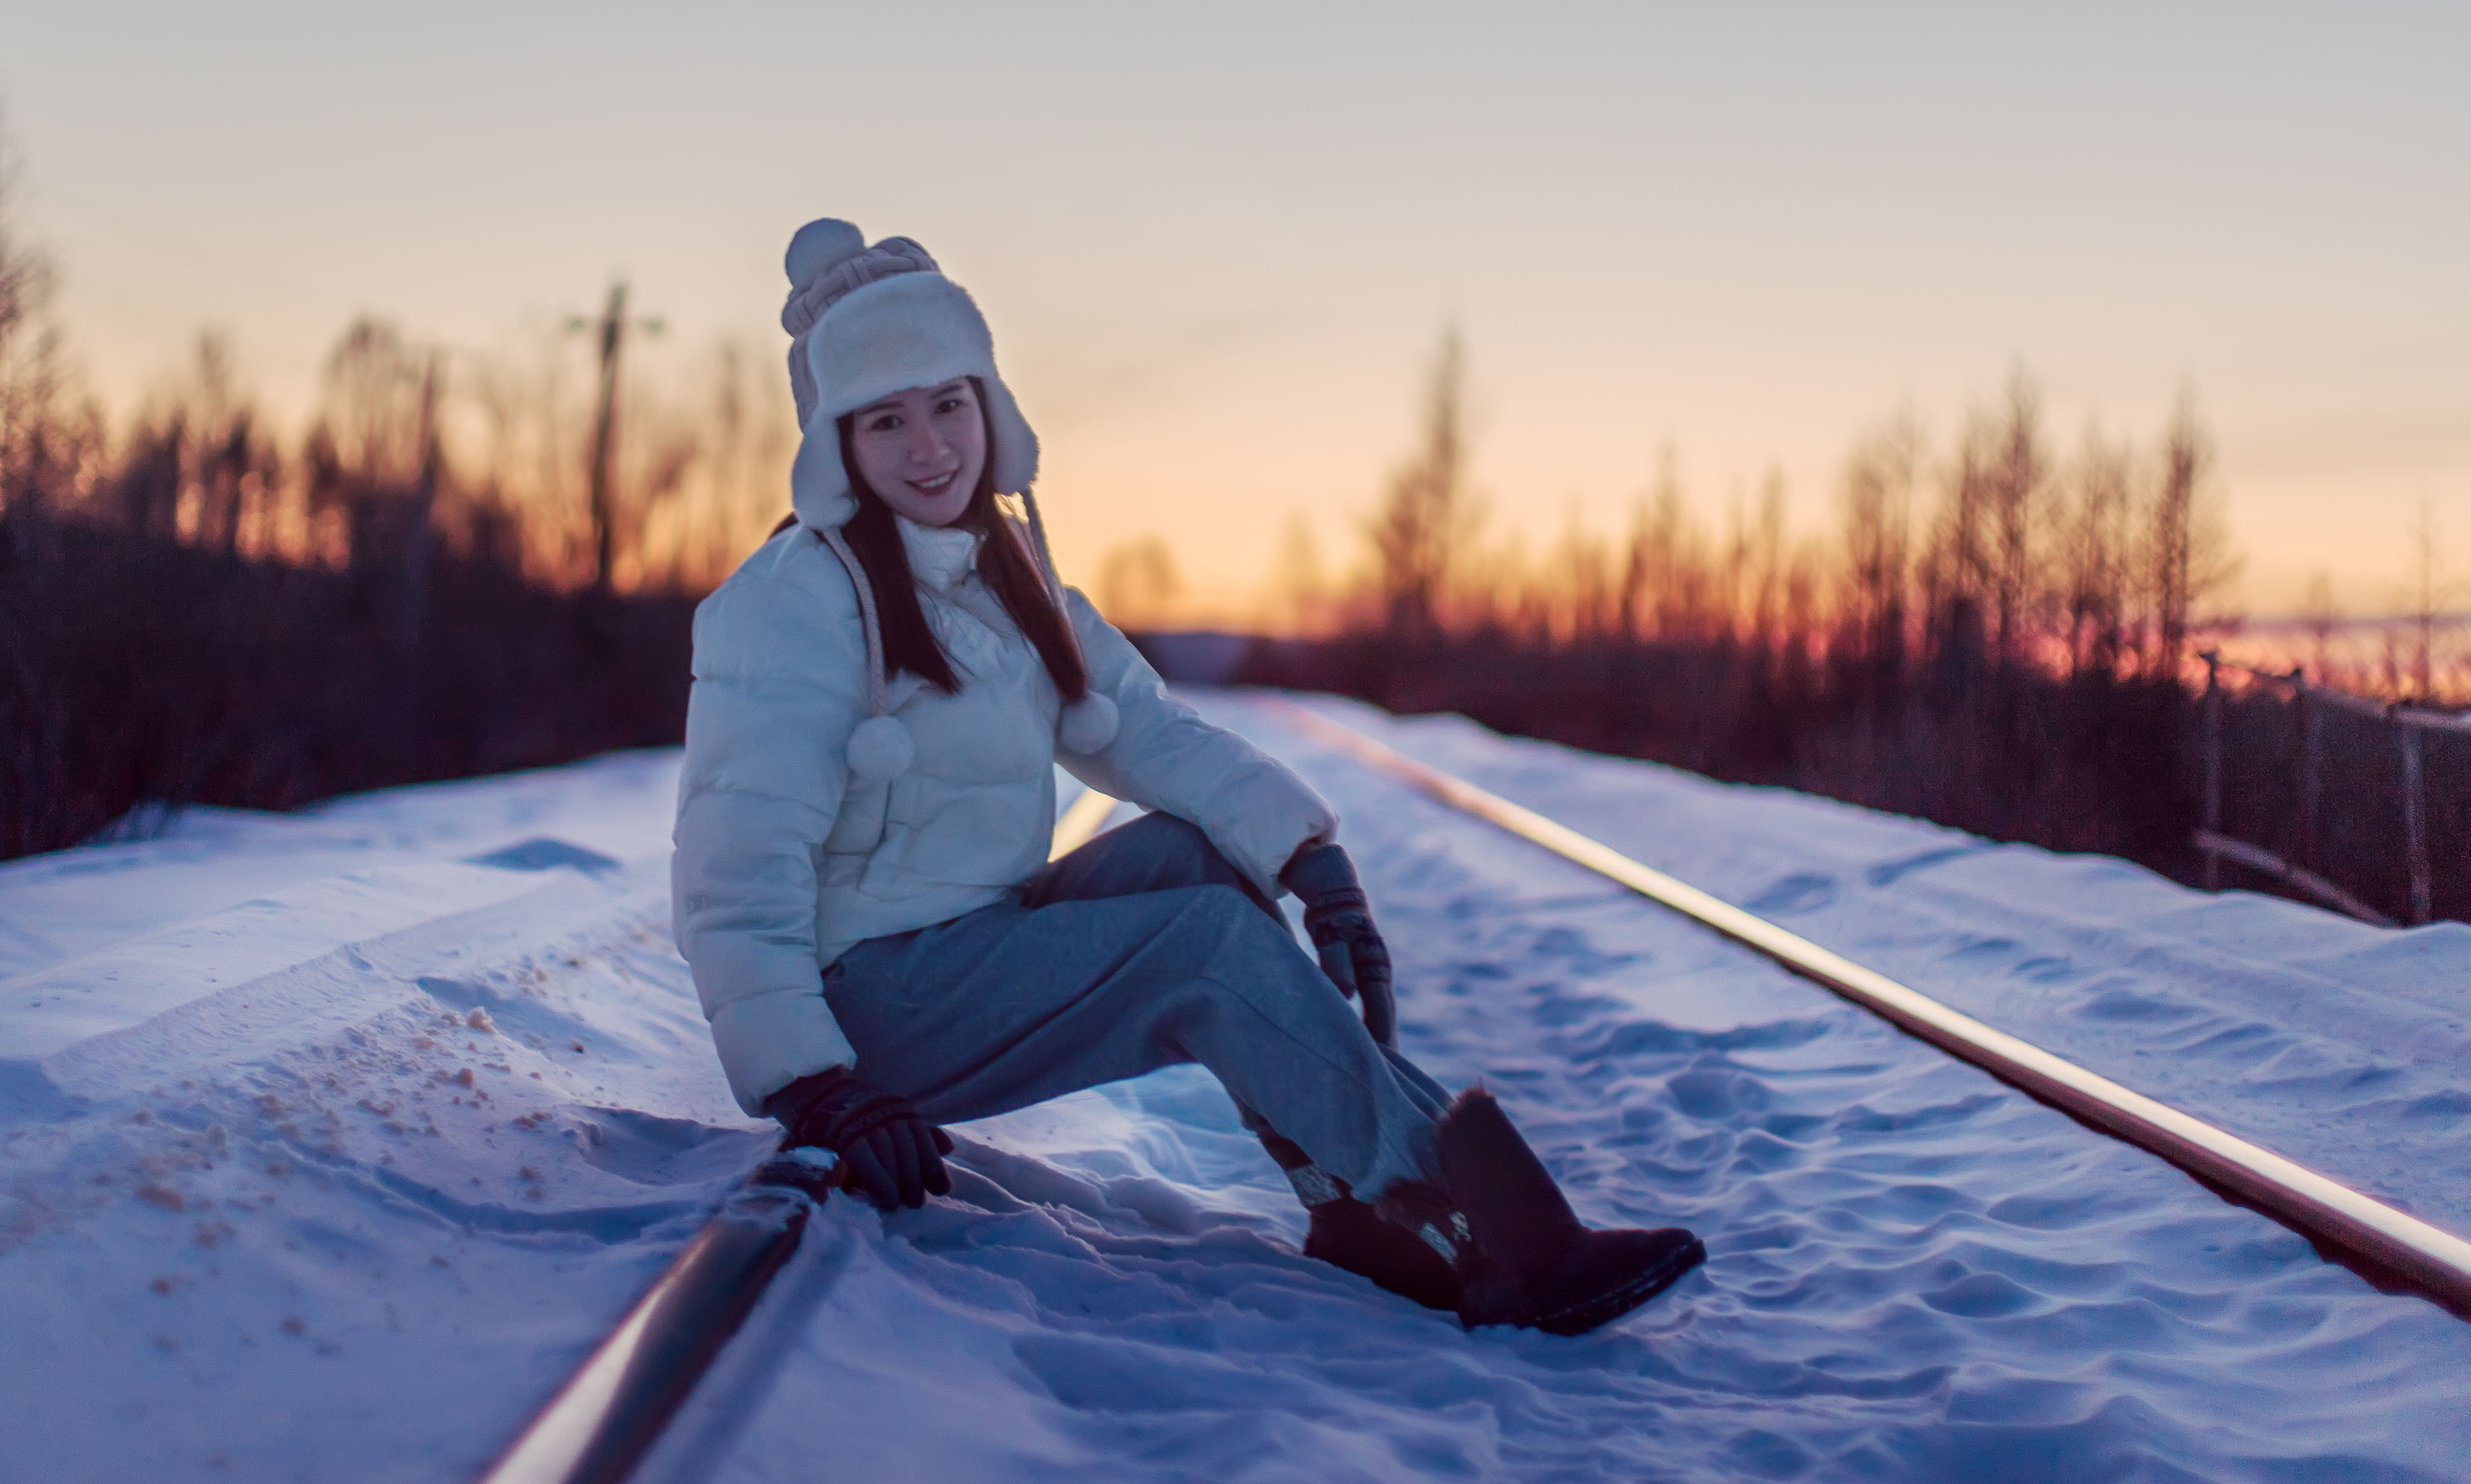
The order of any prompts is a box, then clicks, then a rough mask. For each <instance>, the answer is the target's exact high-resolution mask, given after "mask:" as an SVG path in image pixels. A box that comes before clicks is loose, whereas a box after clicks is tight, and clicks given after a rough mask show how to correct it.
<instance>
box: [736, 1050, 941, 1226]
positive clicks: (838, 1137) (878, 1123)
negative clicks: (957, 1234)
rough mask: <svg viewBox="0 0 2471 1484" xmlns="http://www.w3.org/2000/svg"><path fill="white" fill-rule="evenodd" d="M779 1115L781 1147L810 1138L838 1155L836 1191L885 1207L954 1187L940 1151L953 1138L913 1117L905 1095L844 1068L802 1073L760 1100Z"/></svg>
mask: <svg viewBox="0 0 2471 1484" xmlns="http://www.w3.org/2000/svg"><path fill="white" fill-rule="evenodd" d="M764 1111H765V1113H766V1114H769V1115H770V1116H771V1117H773V1118H775V1119H780V1120H781V1126H782V1127H783V1128H784V1129H787V1130H788V1135H787V1137H785V1138H784V1139H783V1140H782V1141H781V1147H783V1148H785V1149H791V1148H796V1147H797V1146H799V1145H801V1144H810V1145H812V1146H814V1147H816V1148H819V1149H830V1150H832V1151H833V1153H835V1154H836V1155H838V1156H839V1157H840V1161H841V1170H842V1174H841V1189H843V1190H853V1189H855V1190H862V1191H864V1192H865V1194H866V1196H867V1198H868V1199H869V1200H872V1201H873V1202H875V1204H876V1205H877V1206H879V1207H881V1208H883V1210H885V1211H890V1210H891V1209H892V1208H893V1206H894V1205H895V1204H899V1205H903V1206H906V1207H908V1208H909V1209H910V1210H912V1211H915V1210H917V1209H918V1208H919V1207H921V1206H924V1205H926V1204H927V1197H928V1196H929V1195H930V1194H932V1195H950V1194H952V1193H953V1177H952V1175H951V1174H950V1173H949V1172H947V1171H946V1170H945V1168H944V1156H945V1155H947V1154H950V1153H952V1152H953V1136H952V1135H950V1134H947V1133H945V1132H944V1131H943V1130H942V1129H940V1128H937V1127H936V1126H935V1125H934V1124H932V1123H930V1122H928V1121H927V1120H926V1119H922V1118H920V1117H919V1116H918V1112H917V1110H916V1109H914V1108H912V1107H910V1106H909V1099H907V1098H906V1097H901V1096H897V1095H893V1094H891V1093H887V1092H884V1091H883V1089H881V1088H878V1087H875V1086H873V1085H872V1084H870V1083H868V1082H866V1081H864V1080H862V1079H860V1078H859V1075H858V1074H857V1073H856V1072H852V1071H850V1070H849V1069H848V1068H847V1067H834V1068H831V1069H829V1070H827V1071H824V1072H816V1073H815V1074H813V1075H812V1076H806V1077H800V1078H799V1079H798V1080H797V1081H795V1082H792V1083H790V1084H789V1085H788V1087H785V1088H783V1089H781V1091H779V1092H777V1093H775V1094H773V1095H771V1096H770V1097H768V1098H766V1099H765V1103H764Z"/></svg>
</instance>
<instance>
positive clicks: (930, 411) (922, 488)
mask: <svg viewBox="0 0 2471 1484" xmlns="http://www.w3.org/2000/svg"><path fill="white" fill-rule="evenodd" d="M850 434H851V436H850V451H851V453H852V454H853V455H854V456H855V457H856V459H857V461H858V467H857V468H855V469H853V470H851V471H850V472H851V473H853V474H855V475H857V476H858V478H859V480H860V481H862V482H863V483H865V485H866V487H867V488H869V489H871V490H874V491H875V492H876V493H877V494H878V495H879V496H881V497H882V498H883V503H884V504H886V505H888V506H892V508H893V509H894V510H895V511H896V512H898V513H900V514H902V515H906V516H907V517H909V519H911V520H913V521H916V522H917V523H918V524H919V525H921V526H949V525H951V524H952V523H953V522H954V521H956V520H958V519H960V517H961V513H962V512H963V511H964V510H966V509H968V508H969V505H970V501H971V499H972V498H973V497H975V496H976V495H977V488H978V476H979V475H980V474H981V473H982V472H983V471H984V470H985V468H986V466H987V432H986V414H985V413H984V412H981V411H979V408H978V394H977V389H976V388H975V387H973V386H971V385H970V382H969V379H968V378H967V377H962V378H959V379H957V380H954V381H949V382H945V383H943V384H942V385H941V386H935V387H912V388H910V389H908V390H906V391H897V392H894V393H893V394H892V395H891V396H888V397H885V398H884V399H883V400H882V401H880V402H876V403H873V404H871V405H870V406H868V407H865V408H863V409H861V410H859V412H856V413H854V414H853V415H852V418H851V424H850Z"/></svg>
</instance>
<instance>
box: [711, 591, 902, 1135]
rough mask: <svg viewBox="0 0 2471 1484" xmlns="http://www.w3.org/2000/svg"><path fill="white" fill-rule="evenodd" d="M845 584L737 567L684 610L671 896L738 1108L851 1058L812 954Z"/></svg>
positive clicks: (853, 701) (844, 739)
mask: <svg viewBox="0 0 2471 1484" xmlns="http://www.w3.org/2000/svg"><path fill="white" fill-rule="evenodd" d="M770 555H771V554H761V555H759V557H758V558H757V560H758V561H761V560H764V559H765V557H767V556H770ZM752 565H753V564H752V563H750V567H751V566H752ZM776 565H777V564H776ZM835 575H836V574H835ZM847 585H848V584H847V582H846V581H843V582H842V583H841V590H840V591H838V592H835V590H834V589H833V587H832V585H831V584H828V583H821V582H818V583H815V584H812V585H808V584H805V583H801V582H796V581H793V580H790V579H789V578H788V577H786V576H784V575H780V574H778V573H759V572H755V571H741V574H740V575H739V576H737V577H733V578H731V579H730V580H729V581H728V582H726V583H724V584H722V586H721V588H720V589H719V590H718V592H716V593H714V594H713V595H712V597H710V598H708V599H706V600H705V601H704V602H703V604H702V605H701V606H700V607H699V608H697V609H696V610H695V621H694V688H693V689H692V690H691V691H690V692H689V694H688V699H687V742H686V757H685V762H684V765H683V766H682V768H681V770H680V773H679V777H678V819H677V830H676V833H675V836H673V842H674V843H675V845H676V847H677V848H676V853H675V854H674V855H673V856H672V857H671V907H672V911H673V922H674V924H675V929H676V933H677V943H678V951H679V952H680V953H681V954H685V956H686V960H687V963H688V965H689V966H690V967H692V968H693V969H694V982H695V993H696V995H697V996H698V997H699V998H700V999H701V1000H702V1001H703V1012H704V1017H705V1019H707V1020H709V1021H710V1022H711V1023H712V1039H713V1046H714V1048H716V1049H717V1050H718V1052H719V1053H720V1064H721V1068H722V1070H723V1071H724V1072H727V1073H728V1074H729V1085H730V1090H731V1091H732V1092H734V1093H735V1094H737V1095H738V1104H739V1106H740V1107H741V1108H743V1109H745V1110H746V1112H747V1113H748V1114H749V1115H750V1116H752V1115H757V1114H760V1113H761V1112H762V1111H763V1106H764V1099H765V1098H766V1097H768V1096H770V1095H772V1094H774V1093H776V1092H778V1091H780V1090H781V1089H782V1088H784V1087H786V1086H788V1084H789V1083H790V1082H792V1081H795V1080H796V1079H797V1078H799V1077H802V1076H805V1075H807V1074H808V1073H810V1072H821V1071H823V1070H824V1069H826V1068H828V1067H835V1066H847V1065H850V1064H851V1063H853V1062H855V1061H856V1060H857V1055H856V1053H855V1052H854V1051H853V1050H852V1049H851V1048H850V1043H849V1039H848V1038H847V1037H846V1036H844V1035H842V1034H841V1028H840V1025H838V1024H837V1023H836V1022H835V1021H834V1019H833V1013H832V1010H831V1009H830V1008H829V1007H828V1006H827V1005H826V1004H825V1003H824V997H823V984H822V980H821V976H820V973H819V970H818V965H817V964H816V962H815V869H816V861H817V859H818V856H819V854H820V852H821V850H822V848H823V842H824V839H825V837H826V836H828V835H830V834H831V833H832V828H833V821H834V819H835V816H836V815H837V814H838V813H839V810H840V801H841V792H842V789H843V787H844V786H845V785H846V783H847V782H848V778H847V772H846V769H847V766H848V765H847V763H846V761H845V757H846V753H847V750H848V746H849V738H850V733H851V731H852V730H853V729H855V728H856V726H857V725H858V723H859V720H860V719H862V715H863V706H864V699H863V697H864V685H865V681H864V670H865V665H864V660H863V658H862V655H863V653H864V649H863V645H864V639H863V638H862V636H861V634H860V631H859V627H858V611H857V609H858V605H857V601H856V598H855V596H854V595H852V594H851V593H849V592H848V591H847V590H846V589H847Z"/></svg>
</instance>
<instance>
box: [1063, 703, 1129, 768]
mask: <svg viewBox="0 0 2471 1484" xmlns="http://www.w3.org/2000/svg"><path fill="white" fill-rule="evenodd" d="M1117 719H1118V718H1117V716H1116V703H1115V702H1114V701H1111V700H1109V699H1108V698H1107V697H1105V696H1103V695H1099V694H1098V693H1097V692H1095V691H1093V692H1091V693H1090V694H1089V695H1084V696H1082V697H1081V698H1080V699H1079V700H1077V701H1074V702H1073V703H1072V704H1071V705H1070V706H1067V707H1065V708H1064V718H1063V722H1062V724H1060V725H1059V726H1057V727H1056V729H1055V740H1056V742H1059V743H1061V744H1062V746H1063V748H1064V750H1065V751H1067V752H1070V753H1073V754H1075V755H1076V756H1087V755H1088V754H1090V753H1093V752H1096V751H1097V750H1098V749H1100V748H1101V747H1104V746H1106V745H1107V743H1109V742H1114V741H1115V740H1116V726H1117Z"/></svg>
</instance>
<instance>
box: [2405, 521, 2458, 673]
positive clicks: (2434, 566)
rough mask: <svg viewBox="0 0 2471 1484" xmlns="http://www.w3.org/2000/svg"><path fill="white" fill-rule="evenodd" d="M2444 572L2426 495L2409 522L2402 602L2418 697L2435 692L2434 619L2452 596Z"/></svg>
mask: <svg viewBox="0 0 2471 1484" xmlns="http://www.w3.org/2000/svg"><path fill="white" fill-rule="evenodd" d="M2452 589H2453V584H2452V583H2451V582H2449V581H2448V580H2447V578H2446V576H2445V555H2444V548H2443V547H2442V546H2441V545H2440V544H2439V543H2438V541H2437V538H2436V509H2435V508H2434V507H2433V506H2430V505H2429V503H2428V501H2427V499H2426V498H2425V497H2423V498H2422V499H2421V500H2420V502H2419V514H2418V516H2417V517H2416V518H2415V519H2413V520H2412V523H2411V580H2410V582H2409V584H2408V585H2407V586H2406V588H2405V590H2404V602H2405V603H2406V605H2407V606H2408V608H2409V611H2410V613H2411V628H2412V642H2411V678H2412V694H2413V695H2417V696H2418V697H2419V698H2420V699H2421V700H2423V701H2427V700H2432V699H2434V698H2435V696H2436V619H2437V613H2438V610H2439V609H2441V608H2443V607H2444V606H2445V603H2446V601H2447V600H2448V599H2449V598H2450V597H2451V596H2452Z"/></svg>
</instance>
